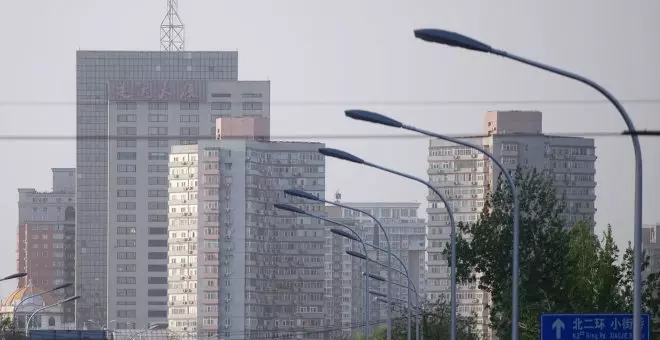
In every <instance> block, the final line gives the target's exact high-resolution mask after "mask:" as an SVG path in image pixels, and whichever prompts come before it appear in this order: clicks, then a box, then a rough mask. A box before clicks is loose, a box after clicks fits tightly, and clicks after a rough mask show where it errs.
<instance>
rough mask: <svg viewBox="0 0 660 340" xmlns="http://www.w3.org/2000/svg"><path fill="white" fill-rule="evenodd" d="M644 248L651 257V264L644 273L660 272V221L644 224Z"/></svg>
mask: <svg viewBox="0 0 660 340" xmlns="http://www.w3.org/2000/svg"><path fill="white" fill-rule="evenodd" d="M642 249H643V250H644V251H645V252H646V256H648V257H649V266H648V267H647V268H646V271H645V273H644V274H646V275H648V274H650V273H658V272H660V223H656V224H655V225H652V224H650V225H645V226H644V232H643V233H642Z"/></svg>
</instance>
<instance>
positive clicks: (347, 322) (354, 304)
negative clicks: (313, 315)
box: [325, 194, 378, 339]
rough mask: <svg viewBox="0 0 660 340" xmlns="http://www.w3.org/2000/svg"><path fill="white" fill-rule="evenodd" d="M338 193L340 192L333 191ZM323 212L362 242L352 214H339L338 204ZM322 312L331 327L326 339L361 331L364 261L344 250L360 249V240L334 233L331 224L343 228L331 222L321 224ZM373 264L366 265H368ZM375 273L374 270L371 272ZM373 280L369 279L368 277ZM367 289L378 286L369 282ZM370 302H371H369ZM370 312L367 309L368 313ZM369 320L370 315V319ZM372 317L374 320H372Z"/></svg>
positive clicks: (362, 233) (341, 337)
mask: <svg viewBox="0 0 660 340" xmlns="http://www.w3.org/2000/svg"><path fill="white" fill-rule="evenodd" d="M337 196H340V194H337ZM325 209H326V215H327V217H328V218H330V219H332V221H334V222H337V223H341V224H343V225H345V226H347V227H349V228H351V230H353V231H355V232H356V233H357V234H358V235H359V236H360V237H361V238H363V240H364V241H365V242H367V241H368V240H366V239H364V238H365V237H366V233H365V230H364V226H363V225H361V224H360V223H359V222H358V220H357V219H355V218H353V217H341V215H342V212H341V208H339V207H337V206H331V205H326V206H325ZM325 228H326V229H325V302H326V307H325V316H326V327H327V328H328V329H331V330H332V331H331V332H328V333H327V337H326V339H349V338H351V336H352V335H354V334H362V333H363V328H362V327H358V325H363V324H364V323H365V322H366V320H365V317H364V312H365V311H364V308H365V304H364V294H365V291H364V280H365V276H364V275H362V273H364V272H365V268H366V264H365V261H364V260H362V259H359V258H356V257H353V256H351V255H349V254H347V253H346V251H347V250H352V251H356V252H359V253H364V249H363V247H362V245H361V244H359V243H358V242H354V241H352V240H350V239H347V238H345V237H342V236H338V235H335V234H334V233H332V232H331V231H330V230H331V229H332V228H337V229H341V230H344V231H348V230H346V229H345V228H344V227H342V226H338V225H337V224H335V223H329V222H327V223H326V224H325ZM372 267H375V266H370V268H372ZM374 274H376V273H374ZM372 281H373V280H372ZM369 286H370V288H369V289H376V288H378V283H377V282H370V285H369ZM370 305H373V303H370ZM370 314H371V313H370ZM372 320H373V319H372ZM374 321H375V320H374Z"/></svg>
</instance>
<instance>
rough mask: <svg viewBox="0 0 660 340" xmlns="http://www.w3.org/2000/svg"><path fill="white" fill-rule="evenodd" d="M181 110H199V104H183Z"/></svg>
mask: <svg viewBox="0 0 660 340" xmlns="http://www.w3.org/2000/svg"><path fill="white" fill-rule="evenodd" d="M181 110H199V102H181Z"/></svg>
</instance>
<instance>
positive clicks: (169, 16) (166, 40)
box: [160, 0, 186, 51]
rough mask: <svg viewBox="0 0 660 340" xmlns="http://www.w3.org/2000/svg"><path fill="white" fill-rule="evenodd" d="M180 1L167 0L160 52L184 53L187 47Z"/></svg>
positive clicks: (161, 25)
mask: <svg viewBox="0 0 660 340" xmlns="http://www.w3.org/2000/svg"><path fill="white" fill-rule="evenodd" d="M178 7H179V1H178V0H167V13H166V14H165V18H163V21H162V22H161V23H160V50H161V51H183V50H184V47H185V37H186V35H185V31H184V27H183V21H181V17H179V13H178V12H177V9H178Z"/></svg>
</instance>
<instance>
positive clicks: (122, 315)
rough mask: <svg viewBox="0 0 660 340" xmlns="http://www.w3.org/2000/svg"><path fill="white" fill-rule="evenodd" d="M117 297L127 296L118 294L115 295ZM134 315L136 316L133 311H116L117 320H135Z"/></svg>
mask: <svg viewBox="0 0 660 340" xmlns="http://www.w3.org/2000/svg"><path fill="white" fill-rule="evenodd" d="M117 296H128V295H119V293H117ZM130 296H135V295H130ZM136 315H137V314H136V312H135V310H134V309H133V310H121V309H120V310H117V317H118V318H135V316H136Z"/></svg>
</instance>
